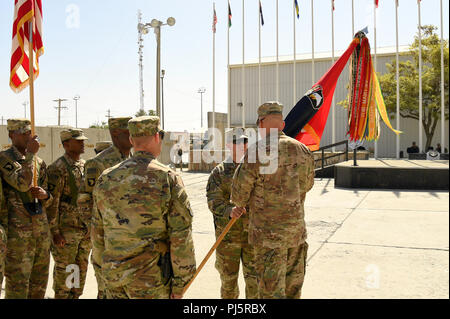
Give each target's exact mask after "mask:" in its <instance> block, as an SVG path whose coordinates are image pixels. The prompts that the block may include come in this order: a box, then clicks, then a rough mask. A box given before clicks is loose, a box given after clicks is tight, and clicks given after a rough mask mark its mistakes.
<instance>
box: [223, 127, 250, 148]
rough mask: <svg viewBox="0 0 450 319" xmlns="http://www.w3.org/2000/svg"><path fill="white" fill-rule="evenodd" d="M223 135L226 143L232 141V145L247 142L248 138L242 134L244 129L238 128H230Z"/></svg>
mask: <svg viewBox="0 0 450 319" xmlns="http://www.w3.org/2000/svg"><path fill="white" fill-rule="evenodd" d="M225 134H226V141H227V142H228V143H229V142H231V141H233V143H234V144H236V142H241V141H248V136H247V135H245V134H244V129H243V128H240V127H235V128H232V129H230V130H228V131H227V132H226V133H225Z"/></svg>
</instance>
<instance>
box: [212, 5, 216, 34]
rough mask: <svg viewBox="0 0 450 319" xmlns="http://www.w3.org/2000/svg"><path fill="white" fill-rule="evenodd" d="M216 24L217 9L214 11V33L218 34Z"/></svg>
mask: <svg viewBox="0 0 450 319" xmlns="http://www.w3.org/2000/svg"><path fill="white" fill-rule="evenodd" d="M216 24H217V15H216V9H214V17H213V25H212V30H213V32H214V33H216Z"/></svg>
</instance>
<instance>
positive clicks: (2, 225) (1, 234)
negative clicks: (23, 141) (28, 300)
mask: <svg viewBox="0 0 450 319" xmlns="http://www.w3.org/2000/svg"><path fill="white" fill-rule="evenodd" d="M33 157H34V155H33V154H31V153H28V154H27V156H26V160H25V162H24V163H23V165H22V166H15V165H14V162H12V161H10V160H9V159H8V158H6V157H4V156H3V155H2V154H1V153H0V296H1V288H2V283H3V275H4V272H5V257H6V239H7V234H6V228H7V227H8V210H7V209H6V202H5V197H4V196H3V184H2V183H3V180H4V182H5V183H8V184H9V185H11V186H12V187H14V188H15V189H17V190H18V191H22V192H26V191H27V190H28V189H29V188H30V185H31V182H32V178H33V170H32V169H33V166H32V163H33V161H32V160H33ZM2 177H3V178H2Z"/></svg>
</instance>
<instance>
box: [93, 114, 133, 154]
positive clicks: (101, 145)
mask: <svg viewBox="0 0 450 319" xmlns="http://www.w3.org/2000/svg"><path fill="white" fill-rule="evenodd" d="M129 119H130V118H129ZM112 145H113V144H112V142H110V141H106V142H97V143H95V148H94V151H95V154H99V153H101V152H103V151H104V150H106V149H107V148H108V147H110V146H112Z"/></svg>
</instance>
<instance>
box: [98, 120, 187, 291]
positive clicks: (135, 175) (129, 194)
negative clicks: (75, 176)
mask: <svg viewBox="0 0 450 319" xmlns="http://www.w3.org/2000/svg"><path fill="white" fill-rule="evenodd" d="M128 128H129V130H130V135H131V138H132V142H133V147H134V150H135V154H134V155H133V156H132V157H131V158H130V159H128V160H126V161H124V162H122V163H120V164H119V165H116V166H114V167H112V168H109V169H107V170H106V171H104V172H103V174H102V175H101V176H100V178H99V179H98V181H97V184H96V186H95V188H94V193H93V197H94V216H93V220H92V226H93V228H92V232H93V234H92V235H93V236H92V240H93V246H94V249H96V250H97V253H98V256H102V261H101V265H102V276H103V278H104V279H105V284H106V294H107V297H108V298H109V299H115V298H117V299H118V298H130V299H143V298H148V299H150V298H157V299H164V298H182V294H183V289H184V287H185V286H186V284H187V283H188V282H189V280H190V279H191V278H192V277H193V275H194V273H195V255H194V245H193V242H192V211H191V208H190V205H189V201H188V198H187V194H186V191H185V189H184V185H183V182H182V180H181V177H180V176H179V175H177V174H176V173H175V172H173V171H172V170H171V169H170V168H169V167H167V166H165V165H163V164H161V163H159V162H158V161H157V160H156V157H157V156H158V155H159V154H160V153H161V148H162V139H163V137H164V131H162V130H161V128H160V124H159V118H158V117H156V116H142V117H137V118H135V119H132V120H130V121H129V123H128Z"/></svg>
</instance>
